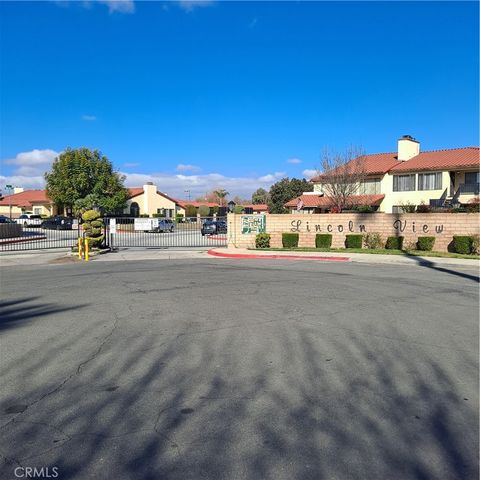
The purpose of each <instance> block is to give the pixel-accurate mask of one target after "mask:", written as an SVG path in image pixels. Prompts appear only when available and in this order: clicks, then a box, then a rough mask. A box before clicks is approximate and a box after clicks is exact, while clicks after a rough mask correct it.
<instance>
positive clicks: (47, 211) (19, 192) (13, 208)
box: [0, 187, 57, 218]
mask: <svg viewBox="0 0 480 480" xmlns="http://www.w3.org/2000/svg"><path fill="white" fill-rule="evenodd" d="M23 213H33V214H34V215H45V216H48V217H49V216H51V215H56V214H57V208H56V206H55V205H54V204H53V202H52V201H51V200H50V199H49V198H48V196H47V194H46V192H45V190H24V189H23V188H19V187H16V188H15V189H14V193H13V194H11V195H5V196H4V197H3V198H2V199H1V200H0V215H5V216H6V217H10V218H18V217H19V216H20V215H22V214H23Z"/></svg>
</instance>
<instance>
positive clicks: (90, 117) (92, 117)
mask: <svg viewBox="0 0 480 480" xmlns="http://www.w3.org/2000/svg"><path fill="white" fill-rule="evenodd" d="M96 119H97V117H96V116H95V115H82V120H85V121H86V122H94V121H95V120H96Z"/></svg>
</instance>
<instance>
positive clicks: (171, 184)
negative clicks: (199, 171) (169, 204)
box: [122, 172, 285, 198]
mask: <svg viewBox="0 0 480 480" xmlns="http://www.w3.org/2000/svg"><path fill="white" fill-rule="evenodd" d="M122 175H125V177H126V180H125V185H126V186H128V187H139V186H141V185H144V184H145V183H146V182H153V183H154V184H155V185H156V186H157V187H158V189H159V190H160V191H162V192H165V193H166V194H167V195H170V196H172V197H179V198H182V196H183V195H184V193H183V192H184V191H185V190H190V193H191V195H192V197H193V198H195V197H197V196H200V195H203V194H205V192H208V191H210V190H213V189H217V188H224V189H225V190H227V191H228V192H230V196H231V197H234V196H235V195H241V196H242V195H244V196H249V195H251V194H252V192H254V191H255V190H256V189H257V188H259V187H262V188H265V189H268V188H270V186H271V185H272V184H273V183H275V182H277V181H278V180H280V179H281V178H283V177H284V176H285V174H284V173H283V172H275V173H271V174H267V175H262V176H260V177H227V176H225V175H221V174H220V173H209V174H204V175H182V174H177V175H167V174H161V173H153V174H144V173H127V172H122Z"/></svg>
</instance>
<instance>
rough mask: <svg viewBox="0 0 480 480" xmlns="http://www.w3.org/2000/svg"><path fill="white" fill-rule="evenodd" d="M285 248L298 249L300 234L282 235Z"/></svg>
mask: <svg viewBox="0 0 480 480" xmlns="http://www.w3.org/2000/svg"><path fill="white" fill-rule="evenodd" d="M282 245H283V248H293V247H298V233H282Z"/></svg>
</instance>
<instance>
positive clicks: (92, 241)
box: [86, 235, 105, 248]
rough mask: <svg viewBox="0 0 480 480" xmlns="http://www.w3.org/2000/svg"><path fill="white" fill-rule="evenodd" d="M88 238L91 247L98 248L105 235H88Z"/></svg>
mask: <svg viewBox="0 0 480 480" xmlns="http://www.w3.org/2000/svg"><path fill="white" fill-rule="evenodd" d="M86 238H88V246H89V248H98V247H100V246H101V245H102V243H103V240H104V239H105V235H100V236H99V237H86Z"/></svg>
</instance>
